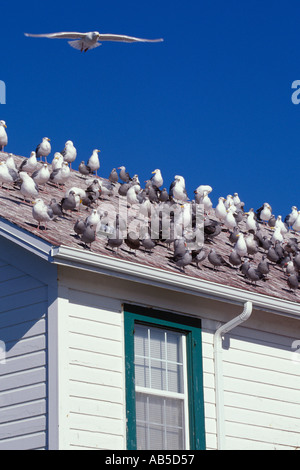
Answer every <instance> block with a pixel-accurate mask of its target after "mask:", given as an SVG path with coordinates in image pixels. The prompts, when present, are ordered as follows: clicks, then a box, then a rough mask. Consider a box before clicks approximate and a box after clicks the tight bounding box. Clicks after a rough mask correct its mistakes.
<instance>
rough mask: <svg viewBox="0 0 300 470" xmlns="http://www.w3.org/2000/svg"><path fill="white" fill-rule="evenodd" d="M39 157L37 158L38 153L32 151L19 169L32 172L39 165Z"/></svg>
mask: <svg viewBox="0 0 300 470" xmlns="http://www.w3.org/2000/svg"><path fill="white" fill-rule="evenodd" d="M37 164H38V162H37V159H36V153H35V152H31V154H30V157H29V158H25V159H24V160H23V161H22V163H21V165H20V168H19V171H26V172H27V173H32V172H33V171H35V170H36V167H37Z"/></svg>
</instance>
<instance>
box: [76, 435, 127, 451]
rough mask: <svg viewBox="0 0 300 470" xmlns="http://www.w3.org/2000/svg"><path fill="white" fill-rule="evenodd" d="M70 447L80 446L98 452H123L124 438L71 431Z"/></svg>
mask: <svg viewBox="0 0 300 470" xmlns="http://www.w3.org/2000/svg"><path fill="white" fill-rule="evenodd" d="M70 445H71V447H72V446H74V447H77V446H80V447H82V448H86V449H99V450H123V449H125V444H124V437H123V436H116V435H111V434H107V433H105V431H104V432H103V433H98V432H91V431H84V430H71V431H70Z"/></svg>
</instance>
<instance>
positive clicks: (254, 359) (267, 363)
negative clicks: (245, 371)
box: [223, 348, 300, 388]
mask: <svg viewBox="0 0 300 470" xmlns="http://www.w3.org/2000/svg"><path fill="white" fill-rule="evenodd" d="M291 359H292V351H291V352H290V353H289V355H288V356H287V357H286V358H285V359H282V358H280V357H278V356H270V355H269V356H266V355H264V354H257V353H256V352H250V351H242V350H235V349H232V348H230V350H229V351H226V352H225V353H224V354H223V360H224V363H233V364H236V365H241V366H243V367H245V366H246V367H247V366H249V367H254V368H255V369H263V370H267V371H268V372H271V373H272V372H274V373H275V374H285V375H291V376H294V377H295V380H297V381H298V384H299V388H300V375H299V363H297V362H295V361H292V360H291Z"/></svg>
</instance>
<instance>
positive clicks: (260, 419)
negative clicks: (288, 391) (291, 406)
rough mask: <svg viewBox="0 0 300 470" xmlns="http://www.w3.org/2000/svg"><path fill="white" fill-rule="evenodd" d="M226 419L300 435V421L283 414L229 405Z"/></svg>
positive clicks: (226, 409) (226, 410)
mask: <svg viewBox="0 0 300 470" xmlns="http://www.w3.org/2000/svg"><path fill="white" fill-rule="evenodd" d="M225 419H226V421H227V422H229V421H230V422H232V423H241V424H246V425H252V426H257V427H259V428H266V429H270V428H271V429H273V430H278V431H282V432H286V431H287V432H290V433H291V434H293V433H297V434H300V420H299V419H298V418H292V417H287V416H283V415H282V414H281V415H280V414H274V413H265V412H262V411H254V410H247V409H243V408H237V407H233V406H228V405H227V406H226V408H225Z"/></svg>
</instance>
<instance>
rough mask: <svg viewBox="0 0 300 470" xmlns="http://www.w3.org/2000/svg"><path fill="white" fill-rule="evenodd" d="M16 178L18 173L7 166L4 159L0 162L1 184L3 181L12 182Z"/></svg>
mask: <svg viewBox="0 0 300 470" xmlns="http://www.w3.org/2000/svg"><path fill="white" fill-rule="evenodd" d="M17 180H18V173H17V172H16V171H15V170H13V169H12V168H9V167H8V166H7V165H6V163H5V162H4V161H2V162H0V183H1V186H3V183H6V184H7V183H8V184H11V183H14V182H15V181H17Z"/></svg>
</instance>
